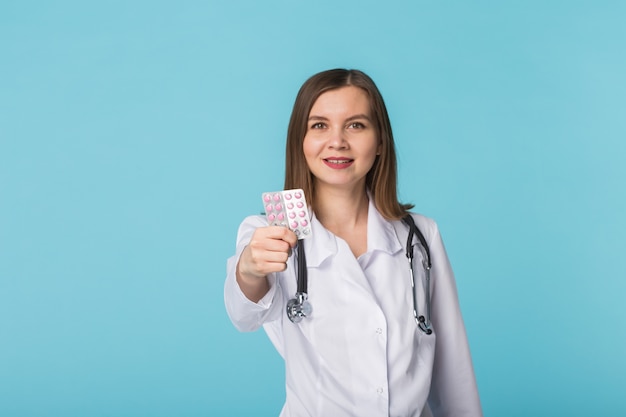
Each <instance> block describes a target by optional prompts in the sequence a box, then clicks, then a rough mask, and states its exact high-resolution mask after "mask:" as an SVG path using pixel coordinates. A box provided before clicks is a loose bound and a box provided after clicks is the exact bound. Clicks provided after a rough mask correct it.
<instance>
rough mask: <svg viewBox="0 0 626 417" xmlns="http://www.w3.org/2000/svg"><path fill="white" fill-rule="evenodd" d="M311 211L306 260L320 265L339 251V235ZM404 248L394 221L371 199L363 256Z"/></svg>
mask: <svg viewBox="0 0 626 417" xmlns="http://www.w3.org/2000/svg"><path fill="white" fill-rule="evenodd" d="M310 211H311V232H312V233H311V237H310V238H307V239H304V249H305V250H306V260H307V265H308V266H309V267H314V268H316V267H319V266H320V265H321V264H322V263H323V262H324V261H325V260H326V259H327V258H329V257H331V256H332V255H335V254H336V253H337V250H338V249H337V237H336V236H335V235H334V234H333V233H331V232H330V231H329V230H327V229H326V228H325V227H324V226H323V225H322V224H321V223H320V221H319V220H318V219H317V217H316V216H315V213H314V212H313V210H310ZM400 250H402V243H401V242H400V239H399V237H398V235H397V233H396V230H395V228H394V227H393V223H392V222H390V221H388V220H386V219H385V218H384V217H383V216H382V215H381V214H380V213H379V212H378V210H377V209H376V207H375V206H374V202H373V201H372V199H371V198H370V199H369V206H368V213H367V252H366V253H365V254H363V255H362V256H366V257H369V255H370V254H371V253H373V252H376V251H381V252H385V253H389V254H394V253H396V252H398V251H400Z"/></svg>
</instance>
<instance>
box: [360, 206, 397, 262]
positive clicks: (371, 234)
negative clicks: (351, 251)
mask: <svg viewBox="0 0 626 417" xmlns="http://www.w3.org/2000/svg"><path fill="white" fill-rule="evenodd" d="M400 250H402V244H401V243H400V240H399V237H398V235H397V234H396V230H395V229H394V227H393V224H392V223H391V222H389V221H387V220H385V218H384V217H383V216H382V215H381V214H380V213H379V212H378V210H376V207H375V206H374V202H373V201H372V199H371V198H370V202H369V212H368V216H367V252H366V253H365V254H363V255H362V257H361V259H360V263H361V266H362V267H363V269H366V268H367V266H368V264H369V263H370V261H371V260H372V258H373V257H375V256H376V255H375V254H376V252H384V253H388V254H390V255H393V254H394V253H396V252H398V251H400Z"/></svg>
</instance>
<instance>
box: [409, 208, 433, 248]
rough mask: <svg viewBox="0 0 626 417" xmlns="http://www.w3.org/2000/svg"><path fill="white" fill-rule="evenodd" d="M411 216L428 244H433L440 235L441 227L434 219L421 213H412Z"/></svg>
mask: <svg viewBox="0 0 626 417" xmlns="http://www.w3.org/2000/svg"><path fill="white" fill-rule="evenodd" d="M409 214H410V215H411V217H413V220H414V221H415V225H416V226H417V228H418V229H419V231H420V232H422V234H423V235H424V237H425V238H426V241H427V242H431V241H432V240H433V238H435V237H437V236H438V235H439V227H438V226H437V222H436V221H435V220H434V219H432V218H431V217H427V216H425V215H423V214H420V213H413V212H410V213H409Z"/></svg>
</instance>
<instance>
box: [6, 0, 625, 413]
mask: <svg viewBox="0 0 626 417" xmlns="http://www.w3.org/2000/svg"><path fill="white" fill-rule="evenodd" d="M625 18H626V5H625V3H624V2H621V1H602V0H601V1H577V0H573V1H510V2H495V1H474V2H462V1H456V0H450V1H447V0H441V1H432V0H413V1H397V0H391V1H386V2H382V1H371V0H359V1H357V0H332V1H331V0H319V1H316V2H310V1H308V2H307V1H302V0H267V1H230V2H229V1H215V0H209V1H180V2H173V1H172V2H166V1H117V0H116V1H111V2H83V1H68V0H61V1H56V2H46V1H23V2H18V1H12V0H4V1H2V2H1V3H0V415H1V416H12V417H27V416H66V417H73V416H77V417H78V416H81V417H82V416H94V417H96V416H129V417H130V416H133V417H134V416H268V417H269V416H277V415H278V413H279V411H280V409H281V406H282V403H283V400H284V395H285V392H284V391H285V389H284V375H283V373H284V366H283V364H282V361H281V358H280V357H279V355H278V354H277V353H276V352H275V351H274V350H273V348H272V346H271V345H270V343H269V342H268V340H267V338H266V337H265V335H264V334H263V332H262V331H260V332H255V333H250V334H240V333H238V332H237V331H236V330H235V329H234V328H233V327H232V325H231V324H230V322H229V320H228V317H227V315H226V313H225V310H224V303H223V282H224V278H225V262H226V259H227V258H228V257H229V256H230V255H231V254H232V253H233V251H234V244H235V234H236V230H237V227H238V225H239V223H240V221H241V220H242V219H243V218H244V217H245V216H246V215H249V214H254V213H258V212H259V211H260V210H261V209H262V207H261V204H260V194H261V193H262V192H263V191H268V190H275V189H280V188H281V187H282V183H283V174H284V140H285V135H286V128H287V122H288V118H289V114H290V111H291V106H292V104H293V101H294V99H295V96H296V92H297V90H298V88H299V87H300V85H301V84H302V82H304V81H305V79H306V78H308V77H309V76H310V75H312V74H314V73H316V72H318V71H321V70H325V69H329V68H335V67H348V68H358V69H362V70H364V71H365V72H367V73H368V74H369V75H371V76H372V78H373V79H374V80H375V81H376V82H377V84H378V86H379V88H380V89H381V91H382V93H383V96H384V97H385V100H386V102H387V105H388V108H389V112H390V116H391V119H392V124H393V127H394V133H395V137H396V141H397V148H398V153H399V165H400V166H399V183H400V190H401V198H402V199H403V201H406V202H412V203H414V204H415V205H416V210H417V211H419V212H422V213H424V214H426V215H428V216H430V217H433V218H435V219H436V220H437V221H438V223H439V226H440V229H441V230H442V234H443V236H444V240H445V242H446V245H447V249H448V252H449V255H450V258H451V261H452V264H453V267H454V269H455V272H456V276H457V283H458V288H459V294H460V299H461V306H462V309H463V313H464V316H465V321H466V326H467V329H468V334H469V338H470V345H471V348H472V352H473V358H474V366H475V368H476V375H477V379H478V384H479V389H480V393H481V398H482V402H483V407H484V411H485V415H486V416H491V417H496V416H508V417H511V416H557V415H567V416H590V415H603V416H618V415H621V416H623V415H626V395H625V394H626V388H625V387H626V357H625V352H626V302H624V301H625V299H626V261H625V257H624V255H623V254H622V252H623V251H624V248H625V245H624V240H623V237H624V236H625V235H626V221H625V220H624V213H626V194H625V187H624V182H625V180H626V164H625V163H624V162H625V159H626V145H625V144H626V117H625V116H626V79H625V74H626V53H624V51H626V26H625V25H624V24H623V23H624V20H625Z"/></svg>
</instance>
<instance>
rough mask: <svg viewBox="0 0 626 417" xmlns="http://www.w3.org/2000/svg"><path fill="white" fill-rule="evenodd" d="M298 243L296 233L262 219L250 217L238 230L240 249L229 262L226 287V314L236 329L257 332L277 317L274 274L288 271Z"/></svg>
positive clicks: (238, 247) (276, 285)
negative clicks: (268, 321) (287, 268)
mask: <svg viewBox="0 0 626 417" xmlns="http://www.w3.org/2000/svg"><path fill="white" fill-rule="evenodd" d="M296 240H297V238H296V236H295V234H294V233H293V232H291V231H290V230H288V229H286V228H284V227H275V226H267V222H266V221H265V219H264V218H262V217H261V216H251V217H248V218H246V219H245V220H244V221H243V223H242V224H241V226H240V227H239V232H238V234H237V249H236V252H235V255H234V256H232V257H231V258H229V259H228V261H227V277H226V283H225V285H224V301H225V305H226V311H227V312H228V315H229V317H230V319H231V321H232V322H233V324H234V325H235V327H237V329H239V330H241V331H252V330H256V329H257V328H258V327H259V326H260V325H262V324H263V323H264V322H265V321H267V320H270V318H271V317H273V315H275V314H274V313H273V312H274V311H276V310H277V307H276V304H277V303H274V299H275V295H276V293H277V288H278V283H277V281H276V274H275V273H276V272H280V271H284V270H285V268H286V264H285V262H286V261H287V259H288V257H289V254H290V253H291V247H292V246H294V245H295V243H296Z"/></svg>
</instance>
